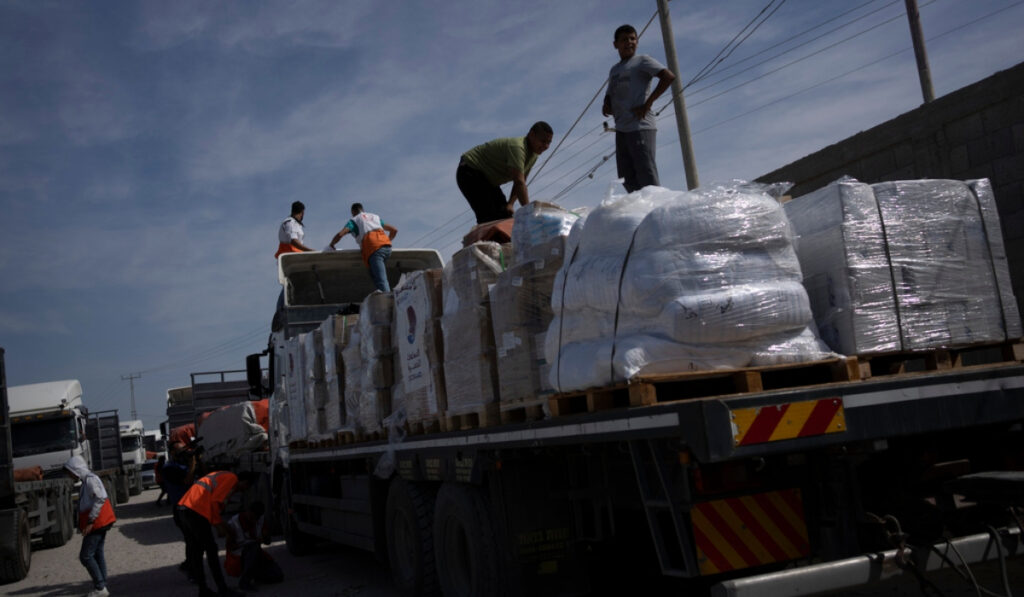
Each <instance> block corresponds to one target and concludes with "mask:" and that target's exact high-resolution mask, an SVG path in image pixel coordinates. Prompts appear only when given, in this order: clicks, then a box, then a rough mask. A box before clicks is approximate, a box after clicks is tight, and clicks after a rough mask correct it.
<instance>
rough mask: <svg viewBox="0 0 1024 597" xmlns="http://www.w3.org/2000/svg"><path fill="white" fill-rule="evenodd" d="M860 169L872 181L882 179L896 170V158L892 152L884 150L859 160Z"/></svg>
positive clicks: (887, 149)
mask: <svg viewBox="0 0 1024 597" xmlns="http://www.w3.org/2000/svg"><path fill="white" fill-rule="evenodd" d="M861 164H862V166H861V167H862V168H863V170H864V172H865V173H867V175H868V176H869V177H870V178H872V179H884V177H885V176H886V175H887V174H889V173H890V172H892V171H893V170H895V169H896V156H895V155H894V154H893V152H892V150H891V149H889V148H885V149H883V150H882V151H879V152H876V153H873V154H871V155H869V156H866V157H865V158H864V159H863V160H861Z"/></svg>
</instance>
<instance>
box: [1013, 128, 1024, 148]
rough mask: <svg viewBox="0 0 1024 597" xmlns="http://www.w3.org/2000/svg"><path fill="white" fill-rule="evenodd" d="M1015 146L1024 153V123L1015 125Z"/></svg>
mask: <svg viewBox="0 0 1024 597" xmlns="http://www.w3.org/2000/svg"><path fill="white" fill-rule="evenodd" d="M1013 147H1014V149H1015V150H1016V151H1017V152H1018V153H1022V154H1024V123H1018V124H1015V125H1013Z"/></svg>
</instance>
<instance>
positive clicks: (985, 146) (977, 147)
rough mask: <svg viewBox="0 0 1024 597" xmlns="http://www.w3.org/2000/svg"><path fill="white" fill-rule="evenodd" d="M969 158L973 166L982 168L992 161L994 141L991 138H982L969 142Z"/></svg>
mask: <svg viewBox="0 0 1024 597" xmlns="http://www.w3.org/2000/svg"><path fill="white" fill-rule="evenodd" d="M967 158H968V160H969V161H970V163H971V166H980V165H982V164H987V163H989V162H991V161H992V159H993V155H992V140H991V138H989V137H981V138H980V139H974V140H973V141H968V142H967Z"/></svg>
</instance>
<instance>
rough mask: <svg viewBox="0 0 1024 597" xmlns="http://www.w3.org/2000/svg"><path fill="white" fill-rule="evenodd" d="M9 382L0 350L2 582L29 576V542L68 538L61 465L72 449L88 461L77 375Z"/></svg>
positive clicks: (67, 484)
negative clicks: (73, 376) (36, 380)
mask: <svg viewBox="0 0 1024 597" xmlns="http://www.w3.org/2000/svg"><path fill="white" fill-rule="evenodd" d="M6 386H7V383H6V375H5V371H4V367H3V349H0V529H3V532H0V582H12V581H17V580H20V579H22V578H24V577H25V576H26V575H27V574H28V570H29V567H30V565H31V562H32V541H33V540H35V539H39V540H41V541H42V544H43V546H45V547H59V546H61V545H64V544H65V543H67V542H68V540H69V539H71V536H72V535H73V534H74V527H75V520H74V512H73V503H74V501H73V495H72V494H73V493H74V483H73V482H72V480H71V479H70V478H69V477H67V476H66V475H65V474H64V472H63V470H62V469H63V465H64V462H65V461H67V459H68V458H70V457H71V456H73V455H79V456H81V457H83V458H85V459H86V462H88V461H89V446H88V442H87V440H86V438H85V407H84V406H83V405H82V386H81V385H80V384H79V383H78V381H76V380H66V381H54V382H47V383H37V384H30V385H22V386H15V387H12V388H7V387H6ZM36 467H38V469H37V468H36ZM15 471H18V472H19V473H21V475H20V476H16V475H15ZM18 479H24V480H18Z"/></svg>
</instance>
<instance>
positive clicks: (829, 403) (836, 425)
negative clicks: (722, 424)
mask: <svg viewBox="0 0 1024 597" xmlns="http://www.w3.org/2000/svg"><path fill="white" fill-rule="evenodd" d="M730 412H731V413H732V437H733V440H734V441H735V443H736V445H737V446H749V445H750V444H763V443H765V442H775V441H779V440H783V439H793V438H797V437H809V436H812V435H824V434H826V433H840V432H842V431H846V416H845V414H844V412H843V400H842V398H824V399H822V400H805V401H803V402H790V403H787V404H778V405H771V406H762V407H759V408H737V409H735V410H733V411H730Z"/></svg>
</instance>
